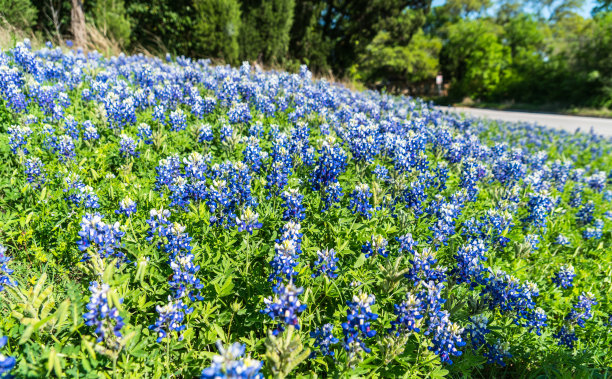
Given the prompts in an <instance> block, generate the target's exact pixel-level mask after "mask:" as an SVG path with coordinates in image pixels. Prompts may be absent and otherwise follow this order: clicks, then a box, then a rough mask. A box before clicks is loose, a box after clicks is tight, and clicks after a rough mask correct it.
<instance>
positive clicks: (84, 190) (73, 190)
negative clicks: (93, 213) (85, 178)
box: [64, 173, 100, 209]
mask: <svg viewBox="0 0 612 379" xmlns="http://www.w3.org/2000/svg"><path fill="white" fill-rule="evenodd" d="M64 182H65V183H66V188H64V192H66V193H68V195H67V196H66V200H68V201H70V202H71V203H72V204H73V205H75V206H77V207H84V208H92V209H96V208H100V204H99V200H100V199H99V198H98V195H96V194H95V193H94V191H93V188H91V187H90V186H86V185H85V183H83V182H82V181H81V179H80V178H79V176H78V175H77V174H74V173H70V174H69V175H67V176H66V178H65V179H64Z"/></svg>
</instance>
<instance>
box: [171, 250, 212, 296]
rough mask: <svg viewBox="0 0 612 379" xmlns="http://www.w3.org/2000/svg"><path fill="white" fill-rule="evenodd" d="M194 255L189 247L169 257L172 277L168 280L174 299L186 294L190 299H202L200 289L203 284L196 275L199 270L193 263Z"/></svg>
mask: <svg viewBox="0 0 612 379" xmlns="http://www.w3.org/2000/svg"><path fill="white" fill-rule="evenodd" d="M193 259H194V255H193V254H192V253H191V251H190V249H189V250H187V249H185V250H184V251H181V252H179V253H177V254H175V255H173V256H171V257H170V268H171V269H172V277H171V278H170V280H169V281H168V284H169V285H170V290H171V291H172V294H173V296H174V298H175V299H181V298H183V297H185V296H188V297H189V299H190V300H191V301H197V300H204V298H203V297H202V296H201V294H200V291H201V289H202V288H204V285H203V284H202V283H200V279H198V278H197V277H196V273H197V272H198V271H200V266H199V265H194V264H193Z"/></svg>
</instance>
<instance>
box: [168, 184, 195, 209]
mask: <svg viewBox="0 0 612 379" xmlns="http://www.w3.org/2000/svg"><path fill="white" fill-rule="evenodd" d="M168 190H169V191H170V196H169V197H170V201H171V202H170V207H180V208H182V209H183V210H187V209H188V207H189V203H190V202H191V200H190V196H191V191H190V186H189V183H188V182H187V179H185V177H183V176H177V177H176V178H174V180H173V181H172V183H171V184H170V185H169V186H168Z"/></svg>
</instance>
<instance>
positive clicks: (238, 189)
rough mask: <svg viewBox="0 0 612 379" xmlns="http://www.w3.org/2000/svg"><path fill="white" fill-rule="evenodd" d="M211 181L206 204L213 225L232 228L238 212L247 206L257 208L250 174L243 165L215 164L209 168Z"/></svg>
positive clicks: (236, 163) (231, 163)
mask: <svg viewBox="0 0 612 379" xmlns="http://www.w3.org/2000/svg"><path fill="white" fill-rule="evenodd" d="M211 179H212V185H211V186H210V187H209V189H208V191H207V196H206V204H207V205H208V208H209V210H210V213H211V214H212V215H211V217H210V222H211V223H212V224H213V225H217V226H223V227H225V228H229V227H232V226H234V224H235V222H236V216H237V213H238V212H239V211H240V210H242V209H244V208H245V207H248V206H250V207H252V208H256V207H257V198H255V197H254V196H253V195H252V188H251V172H250V170H249V168H248V167H247V166H246V165H245V164H244V163H242V162H240V161H238V162H225V163H223V164H221V165H217V164H215V165H213V166H212V168H211Z"/></svg>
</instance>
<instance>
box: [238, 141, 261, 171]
mask: <svg viewBox="0 0 612 379" xmlns="http://www.w3.org/2000/svg"><path fill="white" fill-rule="evenodd" d="M242 154H243V156H244V158H243V162H244V163H245V164H246V165H247V166H248V167H249V168H250V169H251V171H253V172H255V173H259V171H260V170H261V166H262V164H263V161H264V159H265V157H266V153H265V152H263V151H262V150H261V147H260V146H259V139H258V138H257V137H253V136H251V137H249V138H248V139H247V140H246V147H245V149H244V151H243V153H242Z"/></svg>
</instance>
